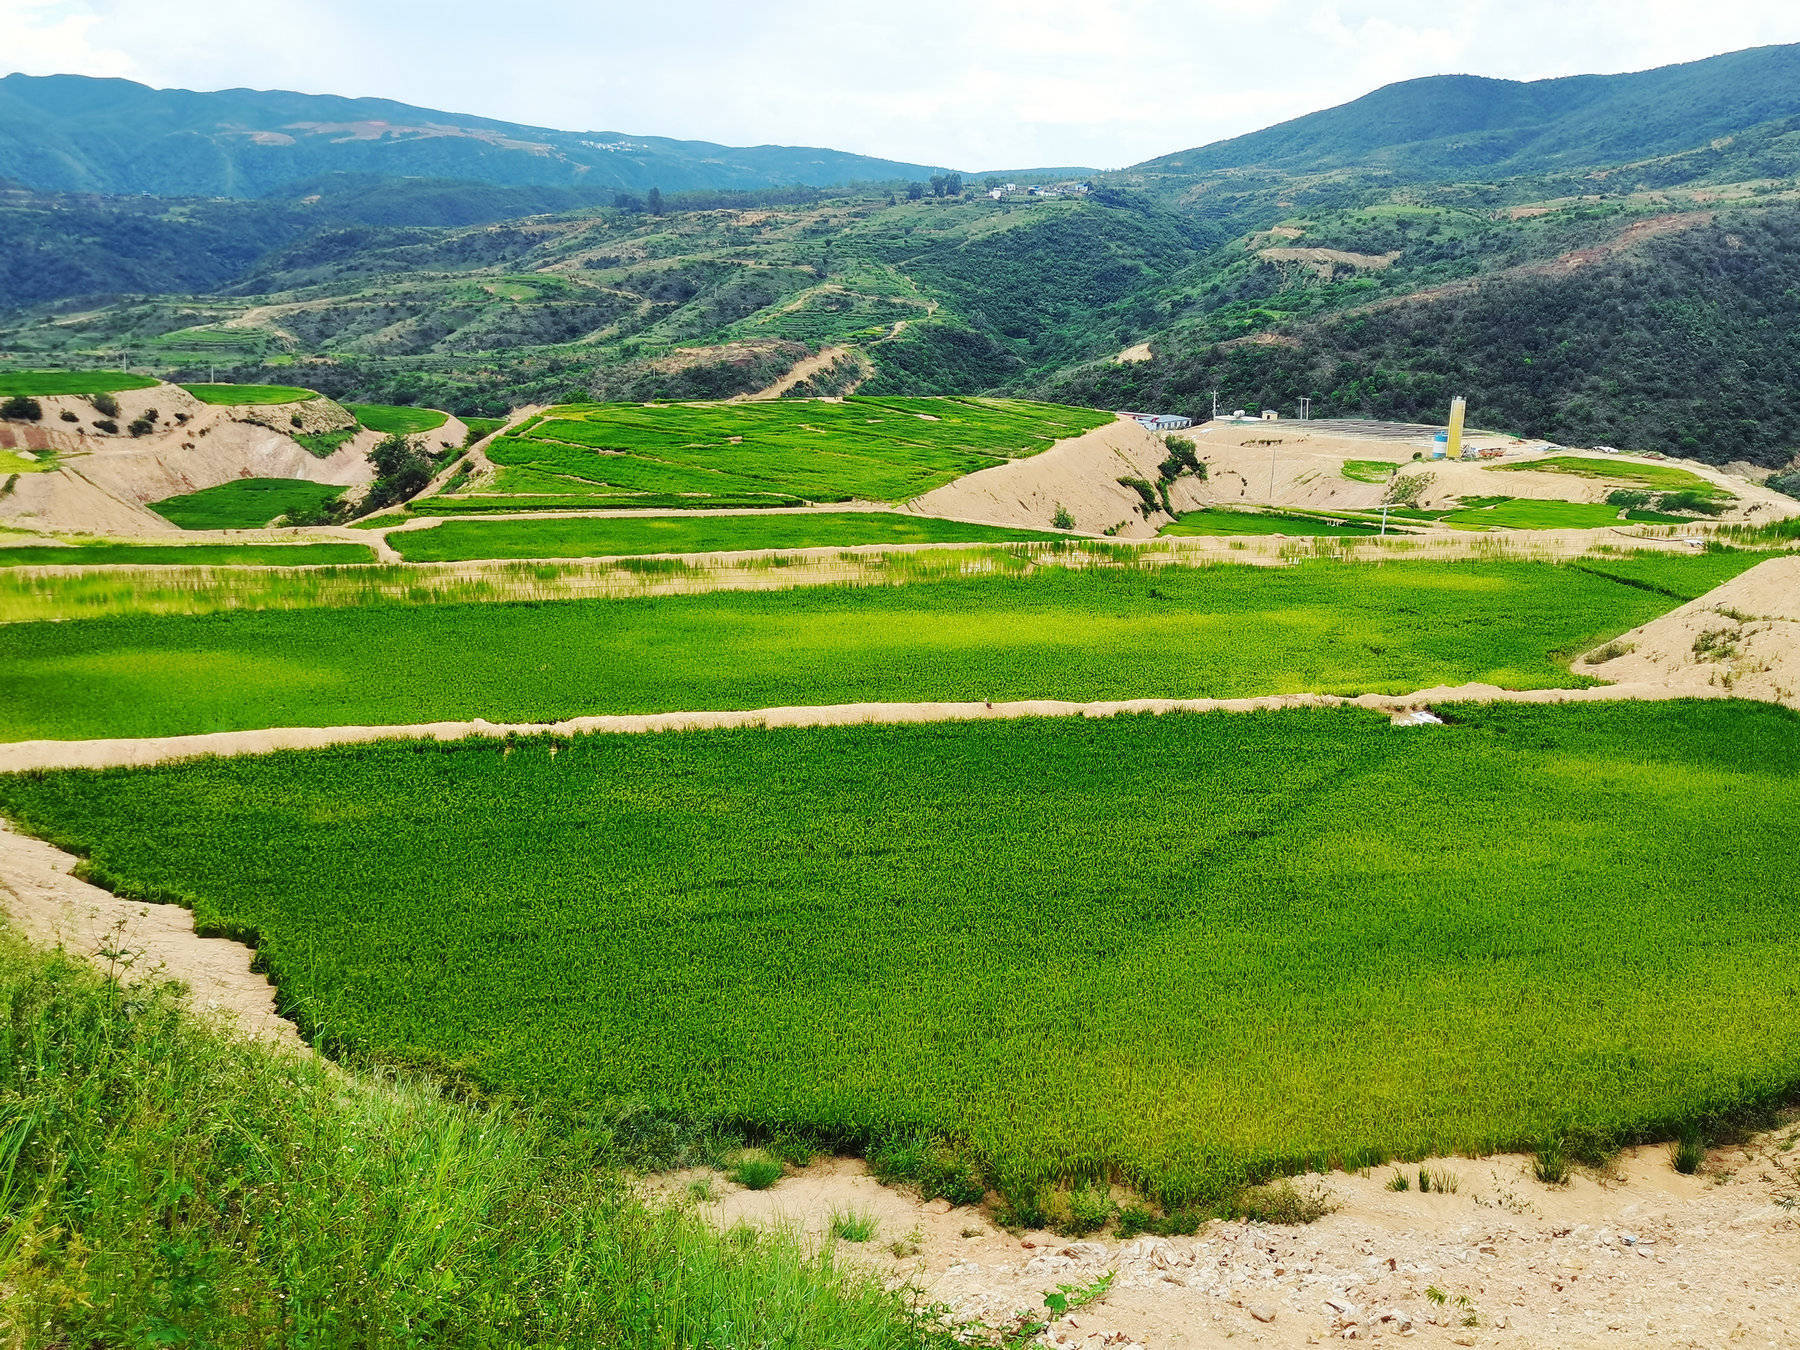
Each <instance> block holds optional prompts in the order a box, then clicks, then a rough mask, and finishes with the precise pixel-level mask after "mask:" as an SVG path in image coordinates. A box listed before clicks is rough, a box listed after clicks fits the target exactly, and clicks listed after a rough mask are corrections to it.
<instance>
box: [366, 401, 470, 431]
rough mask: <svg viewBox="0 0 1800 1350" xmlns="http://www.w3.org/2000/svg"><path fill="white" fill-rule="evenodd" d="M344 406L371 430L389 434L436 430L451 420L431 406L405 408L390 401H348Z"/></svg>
mask: <svg viewBox="0 0 1800 1350" xmlns="http://www.w3.org/2000/svg"><path fill="white" fill-rule="evenodd" d="M344 408H345V409H346V410H347V411H348V412H349V414H350V415H351V416H352V417H354V418H355V419H356V420H357V421H359V422H361V423H362V424H363V425H364V426H365V427H367V428H368V429H369V430H370V431H379V432H381V433H382V434H383V435H389V436H394V435H399V436H416V435H418V434H419V433H420V432H424V431H436V430H437V429H438V428H439V427H441V426H443V425H444V423H445V422H447V421H449V420H450V419H449V418H448V417H447V416H445V414H443V413H441V412H436V411H434V410H433V409H431V408H403V407H398V406H396V405H393V404H388V403H346V404H344Z"/></svg>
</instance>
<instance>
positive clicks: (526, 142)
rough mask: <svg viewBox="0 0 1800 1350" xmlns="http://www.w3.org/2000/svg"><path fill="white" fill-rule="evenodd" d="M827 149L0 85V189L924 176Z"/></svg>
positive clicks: (734, 182) (157, 190) (244, 97)
mask: <svg viewBox="0 0 1800 1350" xmlns="http://www.w3.org/2000/svg"><path fill="white" fill-rule="evenodd" d="M933 172H934V171H933V170H932V169H930V168H927V167H925V166H922V165H917V164H903V163H899V162H896V161H893V160H886V159H873V158H870V157H868V156H864V155H853V154H847V153H844V152H842V151H837V150H821V149H812V148H804V147H795V146H780V145H761V146H753V147H748V148H741V149H740V148H734V147H731V146H724V145H714V144H712V143H710V142H707V141H676V140H667V139H664V138H662V137H659V136H640V135H624V134H621V133H617V132H598V131H586V132H569V131H552V130H549V129H546V128H543V127H529V126H520V125H516V124H514V123H511V122H498V121H494V120H492V119H489V118H484V117H470V116H466V115H463V114H459V113H447V112H438V111H434V110H432V109H429V108H416V107H412V106H410V105H408V104H405V103H394V102H390V101H389V100H387V99H378V98H338V97H335V96H332V95H323V94H296V93H286V92H279V91H260V90H252V89H230V90H225V91H222V92H219V93H194V92H191V91H188V90H184V89H151V88H149V87H148V86H146V85H142V84H136V83H134V82H132V81H130V80H117V79H90V78H87V77H85V76H80V75H50V76H29V75H8V76H6V77H5V78H4V79H0V179H11V180H13V181H14V182H16V183H18V184H20V185H22V186H24V187H29V188H36V189H39V190H43V191H75V192H99V193H151V194H154V195H158V196H171V197H260V196H263V195H265V194H267V193H271V192H276V191H280V190H282V189H284V188H286V187H288V186H290V185H292V184H294V183H296V182H300V181H304V180H306V179H311V178H317V177H319V176H321V175H325V174H336V173H355V174H379V175H384V176H388V177H424V178H436V179H461V180H465V181H468V182H476V183H488V184H495V185H501V186H513V187H525V186H530V187H582V188H588V189H602V188H626V189H637V190H645V189H648V188H651V187H658V188H660V189H662V190H663V191H664V192H669V191H679V190H683V189H689V188H756V187H770V186H785V185H790V184H804V185H812V186H824V185H831V184H840V183H850V182H867V181H873V180H892V179H896V178H926V177H929V176H930V175H931V174H932V173H933Z"/></svg>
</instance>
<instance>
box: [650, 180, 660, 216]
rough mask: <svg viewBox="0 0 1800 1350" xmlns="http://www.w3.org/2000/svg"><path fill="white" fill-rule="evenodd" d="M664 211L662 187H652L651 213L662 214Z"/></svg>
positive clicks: (654, 214)
mask: <svg viewBox="0 0 1800 1350" xmlns="http://www.w3.org/2000/svg"><path fill="white" fill-rule="evenodd" d="M662 213H663V195H662V189H661V188H658V187H653V188H651V189H650V214H651V215H653V216H660V215H661V214H662Z"/></svg>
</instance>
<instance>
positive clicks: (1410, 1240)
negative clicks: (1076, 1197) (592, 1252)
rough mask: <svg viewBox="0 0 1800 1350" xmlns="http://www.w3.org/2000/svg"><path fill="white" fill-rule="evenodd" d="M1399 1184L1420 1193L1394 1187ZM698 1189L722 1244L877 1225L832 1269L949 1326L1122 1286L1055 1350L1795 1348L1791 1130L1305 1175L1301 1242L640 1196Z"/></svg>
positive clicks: (857, 1188)
mask: <svg viewBox="0 0 1800 1350" xmlns="http://www.w3.org/2000/svg"><path fill="white" fill-rule="evenodd" d="M1421 1165H1423V1166H1426V1167H1428V1168H1430V1169H1431V1170H1432V1171H1433V1172H1435V1173H1443V1174H1448V1175H1450V1176H1453V1177H1455V1178H1456V1181H1457V1188H1456V1190H1455V1191H1454V1192H1453V1193H1449V1194H1438V1193H1435V1192H1434V1193H1432V1194H1421V1193H1420V1192H1419V1190H1418V1188H1417V1184H1416V1178H1417V1175H1418V1171H1419V1167H1420V1166H1421ZM1401 1171H1404V1172H1405V1173H1406V1174H1407V1176H1408V1179H1409V1181H1410V1182H1412V1184H1411V1185H1410V1186H1409V1189H1408V1190H1406V1191H1392V1190H1389V1189H1388V1182H1389V1180H1390V1179H1391V1178H1392V1177H1393V1176H1394V1175H1395V1174H1396V1173H1397V1172H1401ZM702 1180H703V1181H704V1182H705V1184H706V1187H707V1188H708V1189H709V1190H710V1191H711V1193H712V1194H713V1196H714V1197H715V1199H713V1200H712V1201H710V1202H707V1203H702V1204H700V1205H699V1206H698V1209H699V1212H700V1213H701V1214H702V1215H703V1216H705V1217H706V1218H708V1219H710V1220H711V1221H712V1222H713V1223H715V1224H716V1225H717V1226H718V1227H719V1228H721V1229H728V1228H730V1227H732V1226H733V1225H735V1224H739V1223H749V1224H752V1225H756V1226H762V1227H777V1226H779V1227H785V1228H789V1229H793V1230H797V1231H800V1232H803V1233H805V1234H808V1235H810V1236H812V1237H813V1238H815V1239H817V1240H819V1241H824V1240H825V1236H826V1234H827V1232H828V1231H829V1228H830V1225H831V1223H832V1220H833V1217H834V1216H835V1215H838V1214H844V1213H848V1214H854V1215H859V1216H868V1217H870V1218H872V1219H873V1220H874V1221H875V1233H874V1237H873V1240H872V1241H871V1242H869V1243H867V1244H866V1245H865V1244H854V1243H848V1242H840V1243H839V1244H838V1246H837V1250H838V1252H839V1254H840V1255H842V1256H846V1257H848V1258H850V1260H852V1261H853V1262H856V1263H858V1264H861V1265H864V1266H865V1267H868V1268H872V1269H873V1270H874V1271H875V1272H876V1273H878V1274H880V1275H881V1276H883V1277H884V1278H886V1279H887V1280H888V1282H889V1283H890V1284H891V1285H894V1286H896V1287H898V1286H903V1285H909V1284H910V1285H911V1286H913V1287H914V1288H917V1289H919V1290H922V1291H923V1301H924V1302H925V1303H926V1304H927V1305H930V1304H943V1305H947V1307H948V1309H949V1310H950V1311H949V1314H948V1320H950V1321H951V1322H952V1324H966V1323H972V1322H975V1321H979V1322H982V1323H985V1324H987V1325H988V1326H990V1327H991V1326H996V1325H1005V1324H1007V1323H1009V1322H1013V1323H1015V1324H1016V1317H1017V1314H1018V1313H1019V1312H1022V1311H1023V1312H1029V1313H1030V1314H1032V1319H1033V1320H1034V1321H1035V1320H1042V1319H1043V1318H1044V1316H1045V1311H1044V1296H1045V1294H1046V1293H1049V1292H1052V1291H1054V1290H1055V1289H1056V1287H1057V1286H1058V1285H1076V1286H1091V1285H1092V1284H1093V1282H1095V1281H1097V1280H1099V1279H1100V1278H1102V1277H1103V1276H1105V1275H1106V1273H1107V1272H1109V1271H1111V1272H1114V1280H1113V1284H1112V1287H1111V1289H1110V1290H1109V1291H1108V1292H1107V1293H1106V1295H1105V1296H1104V1297H1103V1298H1101V1299H1100V1300H1098V1301H1097V1302H1095V1303H1093V1304H1090V1305H1089V1306H1087V1307H1085V1308H1082V1309H1079V1310H1078V1311H1075V1312H1073V1313H1070V1314H1069V1315H1068V1316H1066V1317H1063V1318H1059V1319H1057V1320H1056V1321H1055V1322H1054V1323H1053V1324H1052V1325H1051V1326H1050V1328H1049V1329H1048V1331H1047V1333H1046V1334H1045V1336H1044V1337H1043V1341H1044V1342H1045V1343H1047V1344H1048V1345H1050V1346H1052V1347H1056V1348H1057V1350H1075V1348H1076V1347H1081V1348H1082V1350H1129V1347H1133V1346H1136V1347H1144V1350H1200V1347H1215V1346H1222V1345H1226V1344H1228V1343H1229V1344H1230V1345H1234V1346H1235V1345H1256V1346H1267V1347H1300V1346H1313V1345H1318V1344H1320V1343H1321V1342H1323V1341H1325V1340H1327V1339H1329V1340H1333V1341H1336V1340H1361V1341H1381V1340H1384V1339H1387V1340H1393V1341H1396V1342H1399V1341H1405V1342H1408V1343H1413V1344H1419V1345H1427V1346H1452V1345H1455V1346H1478V1345H1479V1346H1495V1347H1517V1348H1518V1350H1528V1348H1529V1350H1575V1348H1578V1347H1600V1346H1605V1347H1615V1348H1616V1350H1635V1347H1640V1346H1644V1345H1648V1344H1652V1343H1654V1344H1657V1345H1667V1346H1679V1347H1693V1346H1705V1347H1713V1346H1717V1347H1728V1346H1732V1347H1735V1346H1744V1345H1754V1346H1765V1345H1766V1346H1787V1345H1793V1344H1795V1343H1796V1341H1797V1340H1800V1309H1797V1308H1796V1303H1795V1298H1794V1294H1795V1291H1796V1289H1797V1288H1800V1207H1796V1205H1795V1201H1796V1200H1797V1199H1800V1116H1790V1117H1789V1118H1788V1119H1787V1120H1786V1121H1785V1122H1784V1124H1783V1125H1782V1126H1781V1127H1779V1128H1777V1129H1776V1130H1774V1131H1772V1132H1770V1133H1768V1134H1765V1135H1761V1136H1759V1137H1756V1138H1753V1139H1751V1140H1749V1141H1748V1142H1747V1143H1745V1144H1744V1145H1742V1146H1739V1147H1731V1148H1721V1149H1715V1150H1713V1151H1712V1152H1711V1154H1710V1155H1709V1157H1708V1159H1707V1163H1706V1166H1705V1168H1704V1170H1703V1173H1702V1174H1701V1175H1695V1176H1684V1175H1682V1174H1680V1173H1678V1172H1676V1171H1675V1169H1674V1167H1673V1165H1672V1161H1671V1157H1670V1152H1669V1149H1668V1148H1667V1147H1647V1148H1638V1149H1631V1150H1628V1151H1627V1152H1626V1153H1624V1154H1623V1155H1622V1156H1621V1157H1620V1158H1619V1159H1618V1160H1617V1162H1616V1164H1615V1165H1614V1166H1613V1167H1612V1168H1610V1169H1608V1170H1607V1171H1606V1172H1604V1173H1590V1172H1577V1173H1576V1174H1575V1175H1574V1176H1573V1177H1572V1178H1571V1179H1570V1181H1569V1182H1568V1183H1567V1184H1566V1185H1563V1186H1549V1185H1545V1184H1544V1183H1542V1182H1540V1181H1538V1180H1537V1179H1536V1178H1535V1176H1534V1175H1533V1170H1532V1159H1530V1158H1529V1157H1524V1156H1520V1155H1501V1156H1497V1157H1490V1158H1482V1159H1470V1158H1451V1159H1432V1160H1427V1161H1426V1162H1425V1163H1423V1164H1419V1163H1413V1164H1409V1165H1408V1166H1406V1167H1405V1168H1404V1169H1402V1168H1398V1167H1380V1168H1375V1169H1373V1170H1372V1172H1370V1173H1367V1174H1359V1173H1345V1172H1334V1173H1331V1174H1329V1175H1326V1176H1315V1177H1310V1178H1302V1179H1301V1180H1300V1181H1299V1182H1298V1183H1297V1184H1298V1186H1299V1189H1300V1190H1301V1191H1302V1192H1307V1191H1316V1192H1322V1193H1323V1194H1324V1195H1325V1196H1327V1197H1329V1199H1330V1201H1331V1202H1332V1203H1335V1204H1336V1205H1338V1206H1339V1208H1338V1209H1337V1210H1336V1211H1335V1212H1334V1213H1332V1214H1329V1215H1327V1216H1326V1217H1325V1218H1323V1219H1320V1220H1319V1221H1318V1222H1316V1223H1313V1224H1310V1225H1306V1226H1298V1227H1289V1226H1274V1225H1266V1224H1254V1223H1241V1222H1231V1223H1212V1224H1208V1225H1207V1226H1206V1227H1205V1228H1204V1229H1202V1230H1201V1231H1200V1232H1199V1233H1198V1234H1196V1235H1195V1236H1193V1237H1182V1238H1169V1239H1164V1238H1138V1239H1133V1240H1129V1241H1120V1240H1119V1239H1117V1238H1105V1239H1100V1240H1090V1241H1071V1240H1070V1239H1068V1238H1063V1237H1056V1236H1054V1235H1051V1234H1047V1233H1024V1234H1018V1233H1007V1232H1004V1231H1002V1230H1001V1229H999V1228H997V1227H995V1226H994V1224H993V1223H992V1221H991V1220H990V1219H989V1218H988V1217H987V1215H986V1214H985V1213H983V1212H982V1210H980V1209H978V1208H974V1207H967V1208H952V1207H951V1206H950V1204H949V1203H948V1202H947V1201H943V1200H938V1201H934V1202H931V1203H929V1204H927V1203H922V1202H921V1201H920V1200H919V1199H918V1198H917V1196H915V1195H913V1194H912V1193H911V1192H909V1191H902V1190H896V1189H892V1188H889V1187H885V1186H882V1185H881V1184H880V1183H878V1182H877V1181H876V1180H875V1179H874V1178H873V1177H872V1176H870V1175H869V1173H868V1169H867V1168H866V1167H865V1166H864V1165H863V1164H862V1163H861V1162H859V1161H854V1160H850V1159H841V1158H839V1159H822V1160H819V1161H816V1162H814V1163H812V1164H811V1165H810V1166H808V1167H806V1168H803V1169H800V1170H798V1171H796V1172H795V1173H794V1174H792V1175H790V1176H788V1177H787V1178H785V1179H784V1180H782V1181H780V1182H778V1183H777V1184H776V1185H775V1186H774V1187H773V1188H771V1189H769V1190H765V1191H746V1190H744V1189H742V1188H741V1187H738V1186H736V1185H734V1184H733V1183H731V1182H730V1181H728V1180H726V1179H725V1178H724V1177H723V1176H721V1175H718V1174H714V1173H710V1172H703V1171H689V1172H683V1173H678V1174H673V1175H671V1176H668V1177H662V1178H656V1179H654V1180H653V1181H652V1182H651V1183H650V1186H651V1188H652V1190H653V1191H655V1192H656V1193H660V1194H662V1195H665V1196H668V1197H670V1198H672V1199H678V1200H681V1199H684V1198H685V1197H687V1196H689V1195H690V1191H689V1187H690V1186H691V1185H692V1184H693V1183H694V1182H696V1181H702ZM686 1202H687V1203H693V1202H692V1201H691V1200H688V1201H686ZM894 1244H899V1247H898V1251H896V1249H895V1245H894ZM1429 1290H1438V1291H1441V1293H1442V1294H1443V1296H1444V1297H1443V1302H1442V1303H1439V1302H1438V1301H1437V1300H1436V1299H1434V1298H1433V1297H1432V1296H1431V1295H1430V1294H1429V1293H1428V1292H1427V1291H1429ZM1464 1299H1466V1300H1467V1301H1468V1302H1467V1304H1466V1305H1465V1304H1464V1303H1463V1302H1462V1300H1464Z"/></svg>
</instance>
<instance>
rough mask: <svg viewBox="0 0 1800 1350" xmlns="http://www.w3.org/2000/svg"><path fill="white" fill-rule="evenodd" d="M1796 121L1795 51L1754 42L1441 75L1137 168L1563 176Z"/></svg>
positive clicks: (1798, 57) (1799, 86)
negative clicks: (1662, 58) (1529, 76)
mask: <svg viewBox="0 0 1800 1350" xmlns="http://www.w3.org/2000/svg"><path fill="white" fill-rule="evenodd" d="M1789 119H1797V120H1796V125H1795V126H1794V127H1790V128H1778V129H1780V130H1791V131H1800V45H1791V46H1780V47H1757V48H1752V49H1751V50H1748V51H1741V52H1730V53H1727V54H1726V55H1723V56H1714V57H1709V58H1707V59H1706V60H1703V61H1690V62H1687V63H1686V64H1683V65H1675V66H1663V67H1661V68H1659V69H1656V70H1645V71H1637V72H1634V73H1631V74H1627V75H1575V76H1569V77H1566V78H1563V79H1554V80H1535V81H1532V82H1530V83H1521V82H1519V81H1516V80H1493V79H1483V78H1479V77H1476V76H1472V75H1438V76H1430V77H1428V78H1425V79H1418V80H1407V81H1404V82H1402V83H1400V84H1390V85H1387V86H1386V87H1384V88H1381V89H1377V90H1376V91H1375V92H1374V93H1371V94H1366V95H1364V96H1363V97H1362V98H1359V99H1356V100H1355V101H1354V102H1351V103H1345V104H1343V105H1341V106H1339V107H1336V108H1327V109H1325V110H1324V111H1323V112H1316V113H1311V114H1308V115H1307V116H1305V117H1299V118H1295V119H1294V120H1293V121H1291V122H1283V123H1281V124H1280V125H1278V126H1273V127H1269V128H1267V129H1266V130H1263V131H1256V132H1252V133H1250V134H1249V135H1247V136H1239V137H1236V138H1235V139H1233V140H1228V141H1218V142H1215V143H1213V144H1211V145H1205V146H1200V147H1198V148H1196V149H1192V150H1183V151H1180V152H1178V153H1176V154H1172V155H1165V156H1162V157H1161V158H1158V159H1153V160H1149V161H1147V162H1146V163H1144V164H1141V165H1138V166H1137V170H1138V171H1139V172H1143V173H1148V174H1153V175H1159V176H1166V175H1173V176H1199V175H1205V174H1210V173H1216V172H1221V171H1229V170H1239V169H1246V168H1257V169H1274V170H1279V171H1281V172H1284V173H1318V172H1324V171H1327V170H1335V169H1344V168H1353V167H1354V168H1383V169H1389V170H1392V171H1394V172H1396V173H1399V174H1402V175H1406V176H1410V177H1417V178H1425V179H1440V180H1449V179H1459V178H1466V177H1470V176H1473V175H1476V174H1481V175H1491V174H1526V173H1554V172H1566V171H1568V170H1570V169H1575V168H1586V167H1592V166H1602V165H1614V164H1624V163H1628V162H1630V161H1632V160H1638V159H1646V158H1651V157H1654V156H1659V155H1670V154H1677V153H1680V152H1683V151H1687V150H1691V149H1693V148H1694V147H1696V146H1703V145H1707V144H1708V143H1710V142H1713V141H1716V140H1718V139H1719V138H1721V137H1727V136H1733V135H1736V134H1738V133H1741V132H1744V131H1747V130H1749V129H1751V128H1753V127H1762V126H1764V125H1765V124H1767V123H1771V122H1774V123H1781V122H1785V121H1788V120H1789Z"/></svg>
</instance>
